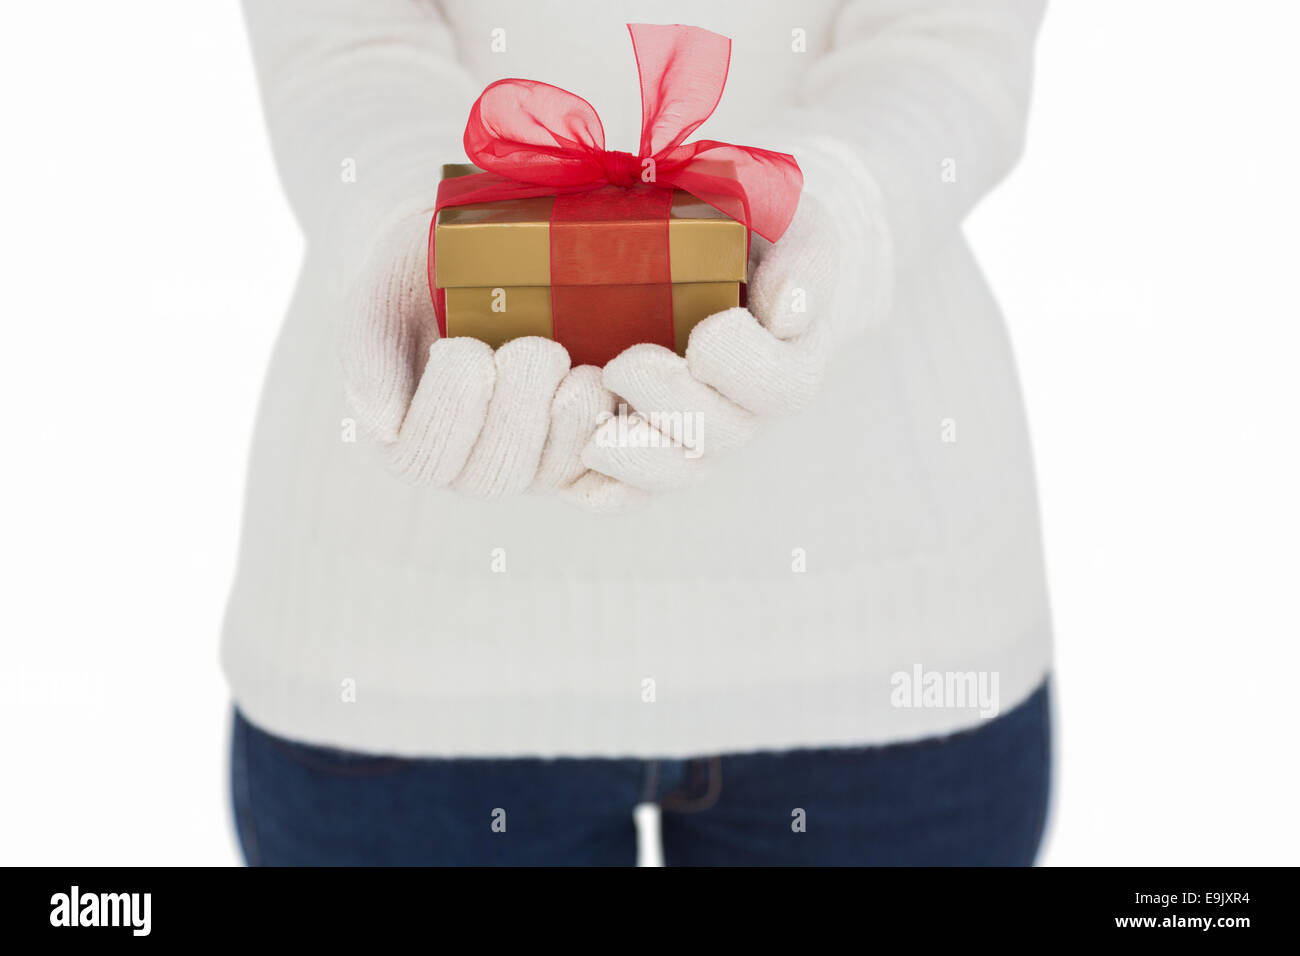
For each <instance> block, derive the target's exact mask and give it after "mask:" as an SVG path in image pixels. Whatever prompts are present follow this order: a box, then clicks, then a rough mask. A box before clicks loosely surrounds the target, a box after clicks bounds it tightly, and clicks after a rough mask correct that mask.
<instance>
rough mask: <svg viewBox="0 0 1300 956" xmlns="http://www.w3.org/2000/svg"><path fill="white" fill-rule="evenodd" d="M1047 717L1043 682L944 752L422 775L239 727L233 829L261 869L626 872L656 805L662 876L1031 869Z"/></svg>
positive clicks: (901, 750) (449, 765)
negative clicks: (639, 814) (640, 808)
mask: <svg viewBox="0 0 1300 956" xmlns="http://www.w3.org/2000/svg"><path fill="white" fill-rule="evenodd" d="M1048 710H1049V708H1048V691H1047V685H1046V684H1044V685H1043V687H1041V688H1039V690H1038V691H1036V692H1035V693H1034V694H1033V695H1032V696H1031V697H1030V698H1029V699H1028V700H1027V701H1026V702H1025V703H1023V704H1021V705H1020V706H1018V707H1016V708H1015V709H1014V710H1011V711H1008V712H1007V713H1005V714H1003V715H1001V716H1000V717H997V718H994V719H992V720H990V721H988V722H987V723H985V724H982V725H980V726H979V727H977V728H974V729H972V730H968V731H963V732H961V733H958V734H954V735H951V736H947V737H940V738H933V739H928V740H923V741H919V742H916V743H906V744H896V745H891V746H885V747H854V748H827V749H807V750H790V751H781V752H759V753H742V754H725V755H722V756H717V757H708V758H701V759H695V760H639V759H572V758H566V759H557V760H543V759H487V758H475V759H419V760H411V759H403V758H396V757H383V756H373V755H367V754H358V753H350V752H346V751H341V750H334V749H330V748H326V747H316V746H308V745H305V744H300V743H295V742H292V741H289V740H285V739H283V738H280V737H275V736H272V735H271V734H268V733H266V732H264V731H262V730H259V729H258V728H256V727H254V726H253V725H252V724H250V723H249V722H248V721H247V720H245V719H244V717H243V716H242V715H241V714H239V713H238V712H236V714H235V726H234V743H233V753H232V761H231V769H232V773H231V780H232V789H233V796H234V805H235V823H236V826H237V829H238V832H239V840H240V845H241V847H242V849H243V853H244V858H245V860H246V861H247V862H248V863H249V864H250V865H269V866H276V865H290V866H293V865H298V866H346V865H380V866H382V865H399V866H400V865H412V866H414V865H447V866H457V865H546V864H552V865H555V864H563V865H585V866H625V865H631V864H633V863H634V862H635V861H636V828H635V825H634V823H633V819H632V808H633V807H634V806H635V805H636V804H638V803H644V802H657V803H658V804H659V805H660V806H661V808H662V818H661V820H662V822H661V830H662V834H663V853H664V862H665V863H666V864H667V865H669V866H719V865H847V866H862V865H868V866H870V865H882V866H888V865H916V866H942V865H973V866H979V865H991V866H1027V865H1030V864H1032V863H1033V861H1034V857H1035V855H1036V853H1037V851H1038V845H1039V842H1040V841H1041V839H1042V833H1043V821H1044V816H1045V814H1046V809H1047V795H1048V779H1049V762H1050V758H1049V736H1050V735H1049V718H1048Z"/></svg>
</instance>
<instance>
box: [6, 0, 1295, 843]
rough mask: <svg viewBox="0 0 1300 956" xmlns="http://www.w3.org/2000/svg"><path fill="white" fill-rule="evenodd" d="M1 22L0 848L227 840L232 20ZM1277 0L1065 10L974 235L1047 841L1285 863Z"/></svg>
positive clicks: (42, 18)
mask: <svg viewBox="0 0 1300 956" xmlns="http://www.w3.org/2000/svg"><path fill="white" fill-rule="evenodd" d="M6 20H7V22H6V26H5V29H4V30H3V32H2V35H0V74H2V79H3V82H2V84H0V89H3V91H4V92H3V97H4V112H3V114H0V115H3V117H4V119H3V123H4V127H3V129H4V136H3V143H4V148H3V152H0V162H2V163H3V167H2V170H0V190H2V191H3V206H2V207H0V209H2V212H0V243H2V244H3V247H2V249H0V251H2V253H3V260H2V261H3V274H4V281H3V285H2V286H0V310H2V314H3V345H0V398H2V399H3V402H2V404H0V409H3V415H4V428H3V432H0V449H3V451H2V454H3V456H4V458H3V460H4V467H3V469H2V470H0V481H3V488H4V494H3V496H0V507H2V508H3V512H4V519H3V526H2V531H0V562H2V564H3V567H2V568H0V571H2V572H3V577H2V578H0V580H2V582H3V599H2V600H0V636H2V638H3V641H4V649H3V657H2V658H0V660H3V665H4V670H3V684H4V691H3V693H0V741H2V743H0V746H2V748H3V754H2V757H3V765H4V767H5V773H4V786H3V788H2V789H0V862H4V863H40V864H145V863H153V864H222V863H230V862H234V861H235V860H236V851H235V845H234V841H233V837H232V835H231V830H230V824H229V812H228V809H227V799H226V753H225V746H226V735H227V720H228V702H227V698H226V694H225V689H224V686H223V682H222V679H221V676H220V673H219V671H218V667H217V657H216V648H217V632H218V627H219V625H220V620H221V614H222V610H223V605H224V601H225V597H226V590H227V587H228V586H229V583H230V578H231V573H232V568H233V562H234V553H235V545H236V534H237V531H238V522H239V515H240V495H241V491H242V482H243V471H244V467H245V452H246V447H247V444H248V440H249V435H250V431H251V426H252V421H253V415H254V410H255V403H256V401H257V396H258V391H259V388H260V384H261V376H262V372H263V369H264V366H265V363H266V360H267V357H268V355H269V352H270V349H271V345H272V341H273V337H274V336H275V334H276V330H277V326H278V324H279V321H280V318H281V315H282V313H283V310H284V308H285V307H286V305H287V301H288V296H289V293H290V288H291V284H292V282H293V279H294V275H295V270H296V268H297V263H298V255H299V251H300V240H299V237H298V234H297V232H296V230H295V227H294V225H293V224H292V221H291V219H290V217H289V213H288V211H287V208H286V206H285V204H284V201H283V199H282V198H281V195H280V192H279V187H278V184H277V183H276V181H275V177H274V173H273V170H272V166H271V160H270V155H269V150H268V147H267V145H266V142H265V139H264V135H263V130H262V125H261V117H260V114H259V105H258V102H257V99H256V91H255V88H254V83H253V75H252V70H251V66H250V62H249V56H248V53H247V50H246V44H245V40H244V36H243V26H242V22H241V20H240V16H239V12H238V9H237V7H236V6H235V5H233V4H218V3H205V4H194V3H191V4H177V3H165V2H161V0H153V2H134V3H129V4H121V3H113V4H107V3H90V2H80V3H71V4H34V3H27V4H22V5H15V6H14V7H12V8H11V9H9V10H7V11H6ZM1297 35H1300V8H1298V7H1297V6H1296V5H1294V4H1292V3H1289V2H1286V0H1251V2H1233V3H1229V2H1228V0H1218V2H1207V3H1187V2H1178V3H1175V2H1174V0H1105V2H1096V0H1091V2H1084V0H1057V2H1056V4H1055V6H1054V7H1052V8H1051V9H1050V10H1049V13H1048V18H1047V21H1046V24H1045V26H1044V30H1043V34H1042V38H1041V42H1040V46H1039V74H1038V84H1037V88H1036V95H1035V107H1034V111H1033V115H1032V119H1031V125H1030V137H1029V148H1028V152H1027V154H1026V157H1025V160H1024V162H1023V164H1022V165H1021V167H1020V168H1019V169H1018V170H1017V172H1016V173H1015V174H1014V175H1013V177H1012V178H1011V179H1010V180H1008V182H1007V183H1006V184H1005V185H1004V187H1003V188H1001V189H999V190H998V191H997V192H996V193H995V194H994V195H993V196H992V197H991V198H990V199H989V200H988V201H987V202H986V203H985V204H984V206H982V207H981V208H980V209H979V210H978V211H977V213H976V214H975V216H974V217H973V218H972V220H971V222H970V225H969V229H970V233H971V235H972V237H973V238H974V240H975V242H976V246H977V249H978V252H979V254H980V258H981V259H982V261H983V262H984V264H985V266H986V268H987V270H988V274H989V278H990V280H991V282H992V284H993V286H994V288H995V289H996V291H997V293H998V295H999V298H1000V299H1001V301H1002V303H1003V305H1004V306H1005V309H1006V312H1007V321H1008V323H1009V325H1010V327H1011V332H1012V337H1013V340H1014V342H1015V346H1016V351H1017V354H1018V358H1019V361H1020V366H1021V373H1022V382H1023V387H1024V390H1025V392H1026V398H1027V402H1028V406H1029V412H1030V418H1031V424H1032V429H1033V437H1034V442H1035V446H1036V451H1037V456H1038V469H1039V477H1040V482H1041V488H1042V492H1041V493H1042V503H1043V509H1044V522H1045V527H1046V535H1047V550H1048V558H1049V573H1050V576H1051V585H1052V596H1053V603H1054V609H1055V614H1056V621H1057V660H1058V674H1057V680H1056V690H1057V703H1058V718H1059V731H1058V754H1059V760H1058V766H1057V794H1056V801H1055V807H1054V810H1053V820H1052V824H1051V831H1050V835H1049V840H1048V844H1047V846H1046V850H1045V853H1044V857H1043V862H1044V863H1047V864H1198V863H1208V864H1257V863H1296V862H1300V853H1298V852H1297V851H1300V839H1298V838H1297V827H1296V823H1295V808H1296V806H1297V805H1300V793H1298V792H1297V781H1296V751H1297V747H1296V739H1295V734H1296V730H1297V720H1296V714H1297V705H1296V703H1295V697H1296V695H1297V690H1298V688H1297V678H1298V677H1300V652H1298V651H1297V645H1298V643H1300V641H1298V639H1300V627H1298V626H1297V625H1298V623H1300V620H1298V619H1300V613H1298V612H1297V599H1296V593H1297V586H1298V585H1300V574H1297V571H1298V567H1297V565H1298V563H1300V562H1297V557H1296V552H1297V540H1298V538H1300V520H1298V515H1297V506H1296V503H1295V502H1296V489H1297V488H1300V467H1297V450H1296V449H1297V446H1298V445H1300V425H1297V419H1298V417H1300V416H1298V415H1297V412H1300V386H1298V385H1297V384H1296V383H1297V375H1296V370H1295V369H1296V363H1297V360H1298V357H1300V292H1298V291H1297V290H1298V288H1300V262H1298V260H1300V239H1298V238H1297V227H1298V224H1300V185H1298V183H1300V174H1298V173H1297V171H1296V165H1297V163H1300V130H1298V126H1297V124H1296V122H1295V116H1296V105H1295V96H1296V93H1297V91H1300V57H1297V55H1296V52H1295V38H1296V37H1297Z"/></svg>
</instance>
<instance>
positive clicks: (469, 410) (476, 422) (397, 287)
mask: <svg viewBox="0 0 1300 956" xmlns="http://www.w3.org/2000/svg"><path fill="white" fill-rule="evenodd" d="M428 229H429V226H428V218H427V214H423V215H416V216H413V217H408V218H406V219H403V220H401V221H399V222H398V223H397V224H396V225H394V226H393V227H391V228H390V229H388V230H386V232H385V235H384V238H382V239H381V240H380V241H379V242H377V243H375V244H374V246H373V247H372V249H371V252H370V254H369V255H368V257H367V258H366V261H365V263H364V265H363V266H362V268H361V270H360V272H359V274H358V275H357V276H356V277H355V278H354V279H353V280H352V281H351V283H350V286H351V287H350V290H349V293H348V297H347V320H346V324H345V327H344V333H343V334H344V342H343V359H344V382H345V386H346V390H347V395H348V399H349V401H350V403H351V405H352V407H353V409H354V410H355V411H356V414H357V415H358V416H359V418H360V420H361V422H362V424H363V425H364V426H365V428H366V430H367V432H368V433H369V434H370V435H372V436H374V437H375V438H377V439H378V440H379V441H381V442H383V443H385V444H386V445H387V446H388V447H387V453H388V459H389V462H390V465H391V467H392V468H393V470H394V471H395V472H396V473H397V474H399V475H400V476H402V477H403V478H405V479H407V480H409V481H412V482H415V483H417V484H422V485H436V486H440V487H452V488H455V489H456V490H459V491H463V492H466V493H468V494H471V495H475V496H479V497H485V498H495V497H498V496H501V495H507V494H518V493H520V492H523V491H526V490H528V488H529V486H530V485H532V484H533V481H534V478H535V477H536V476H537V474H538V466H539V464H540V463H542V452H543V449H544V447H545V445H546V439H547V434H548V432H549V431H550V426H551V414H550V410H551V405H552V401H553V399H556V398H560V399H562V400H563V402H564V407H565V408H568V407H569V406H570V404H573V403H576V404H577V408H576V410H575V411H574V412H572V413H571V414H570V415H569V418H568V419H566V422H567V424H566V425H565V426H563V427H569V428H572V427H575V425H574V424H573V423H574V422H577V421H578V420H579V418H580V415H585V414H587V413H588V412H589V409H588V408H587V407H586V406H585V405H583V404H582V403H583V402H584V401H587V400H588V399H587V398H586V397H585V396H586V392H585V391H584V389H586V388H588V387H589V380H590V372H587V373H584V374H583V375H581V376H576V377H575V378H574V384H573V385H572V386H569V387H566V388H565V389H562V390H560V392H559V394H557V389H559V387H560V385H561V382H562V381H563V380H564V379H565V376H566V374H567V373H568V372H569V353H568V352H567V351H566V350H565V349H564V347H563V346H561V345H559V344H558V343H555V342H552V341H549V340H547V339H542V338H523V339H516V340H514V341H513V342H508V343H507V344H505V345H503V346H502V347H501V348H499V349H497V350H496V351H495V352H493V350H492V349H491V348H490V347H489V346H488V345H486V344H484V343H483V342H480V341H478V340H477V339H470V338H450V339H439V338H438V332H437V325H436V321H435V318H434V312H433V303H432V302H431V301H430V298H429V288H428V278H427V271H426V270H427V257H428V251H427V242H428ZM584 421H585V419H584ZM592 421H593V422H594V418H593V419H592ZM563 427H562V429H561V430H563ZM590 427H593V426H587V428H588V433H589V429H590ZM572 457H575V458H576V452H575V453H573V456H572ZM546 464H547V469H546V475H547V476H548V477H547V481H548V482H550V483H554V482H556V481H558V478H557V477H555V476H556V475H560V474H561V473H567V472H566V465H567V463H566V461H565V458H564V455H563V454H562V451H561V449H559V448H557V449H556V451H555V452H554V453H553V454H551V455H549V456H548V459H547V462H546ZM569 470H571V468H570V469H569ZM561 476H562V475H561Z"/></svg>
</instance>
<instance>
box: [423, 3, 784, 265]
mask: <svg viewBox="0 0 1300 956" xmlns="http://www.w3.org/2000/svg"><path fill="white" fill-rule="evenodd" d="M628 31H629V32H630V33H631V34H632V47H633V52H634V53H635V55H636V62H637V71H638V73H639V74H640V80H641V144H640V147H639V148H638V151H637V153H636V155H633V154H631V153H624V152H620V151H618V150H606V149H605V129H604V127H603V126H602V125H601V122H600V117H599V116H597V115H596V111H595V109H593V108H592V106H591V104H590V103H588V102H587V101H586V100H584V99H583V98H582V97H580V96H577V95H575V94H573V93H570V92H568V91H567V90H562V89H560V88H559V87H557V86H551V85H550V84H549V83H539V82H537V81H535V80H517V79H507V80H497V81H496V82H495V83H492V84H491V85H490V86H488V87H487V89H485V90H484V91H483V93H482V95H481V96H479V98H478V100H476V101H475V103H474V106H473V108H471V110H470V114H469V122H468V123H467V124H466V126H465V153H466V155H468V156H469V159H470V161H471V162H472V163H474V164H475V165H476V166H479V167H480V168H482V169H485V170H487V172H486V173H479V174H475V175H472V176H461V177H458V178H456V179H450V180H445V181H444V182H443V186H444V187H445V188H444V189H441V190H439V195H438V206H439V208H442V207H445V206H453V205H454V206H459V205H464V204H466V203H472V202H490V201H496V200H501V199H520V198H526V197H530V196H549V195H560V194H564V193H572V192H585V191H587V190H592V189H599V188H600V187H602V186H606V185H614V186H631V185H634V184H637V183H647V184H652V185H656V186H659V187H662V188H665V189H682V190H685V191H686V192H688V193H691V194H692V195H694V196H696V197H698V198H699V199H702V200H703V201H704V202H707V203H708V204H709V205H711V206H714V207H715V208H717V209H719V210H721V211H722V212H724V213H726V214H727V215H728V216H730V217H731V218H733V219H735V220H737V221H738V222H742V223H744V224H745V226H746V227H747V228H749V229H751V230H752V231H754V232H756V233H758V234H759V235H760V236H762V237H764V238H765V239H769V240H771V241H773V242H775V241H776V240H777V239H779V238H780V237H781V235H782V233H784V232H785V230H786V227H787V226H789V224H790V219H791V218H792V217H793V216H794V211H795V207H796V206H797V205H798V204H799V192H800V190H801V189H802V188H803V174H802V173H801V172H800V171H799V164H798V163H797V162H795V159H794V157H793V156H791V155H789V154H788V153H777V152H773V151H772V150H767V149H758V148H756V147H753V146H737V145H735V144H732V143H721V142H717V141H716V140H708V139H702V140H697V141H695V142H693V143H687V142H685V140H686V137H688V136H690V135H691V133H693V132H695V130H696V129H697V128H698V127H699V126H700V124H701V123H703V122H704V121H705V120H706V119H708V118H709V116H710V115H712V113H713V111H714V109H716V108H717V105H718V101H719V100H720V99H721V98H722V89H723V87H724V86H725V85H726V82H727V69H728V67H729V65H730V62H731V40H729V39H728V38H727V37H724V36H720V35H719V34H717V33H711V32H710V31H708V30H703V29H701V28H699V27H689V26H681V25H677V24H675V25H672V26H659V25H653V24H646V23H631V24H628Z"/></svg>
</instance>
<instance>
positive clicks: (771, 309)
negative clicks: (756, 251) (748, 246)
mask: <svg viewBox="0 0 1300 956" xmlns="http://www.w3.org/2000/svg"><path fill="white" fill-rule="evenodd" d="M835 266H836V263H835V261H834V249H833V247H832V248H829V249H828V248H827V240H826V237H825V236H824V235H818V234H817V223H816V222H815V213H814V211H813V209H812V207H811V206H808V205H807V204H806V197H805V203H801V205H800V209H799V212H798V213H796V214H795V218H794V221H793V222H792V223H791V224H790V228H789V230H787V232H786V234H785V236H784V237H783V238H782V239H781V241H780V242H778V243H776V244H775V245H774V246H772V247H771V248H770V249H768V250H767V251H766V252H765V253H763V255H762V258H761V259H760V261H759V263H758V265H757V267H756V268H755V269H754V271H753V277H752V278H751V280H750V282H749V285H748V288H747V295H748V300H747V301H748V304H749V308H750V309H751V310H752V312H753V313H754V315H755V316H756V317H757V318H758V321H759V322H760V323H761V324H762V325H763V327H764V328H766V329H767V330H768V331H769V332H771V333H772V334H773V335H775V336H776V337H777V338H778V339H793V338H796V337H797V336H799V335H802V334H803V333H804V332H805V331H807V329H808V328H809V325H810V322H811V319H812V316H814V315H818V314H824V313H826V312H828V311H829V310H830V309H831V306H832V304H831V303H830V302H829V301H821V299H822V298H823V297H824V296H825V295H827V294H829V290H831V289H833V288H834V285H835Z"/></svg>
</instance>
